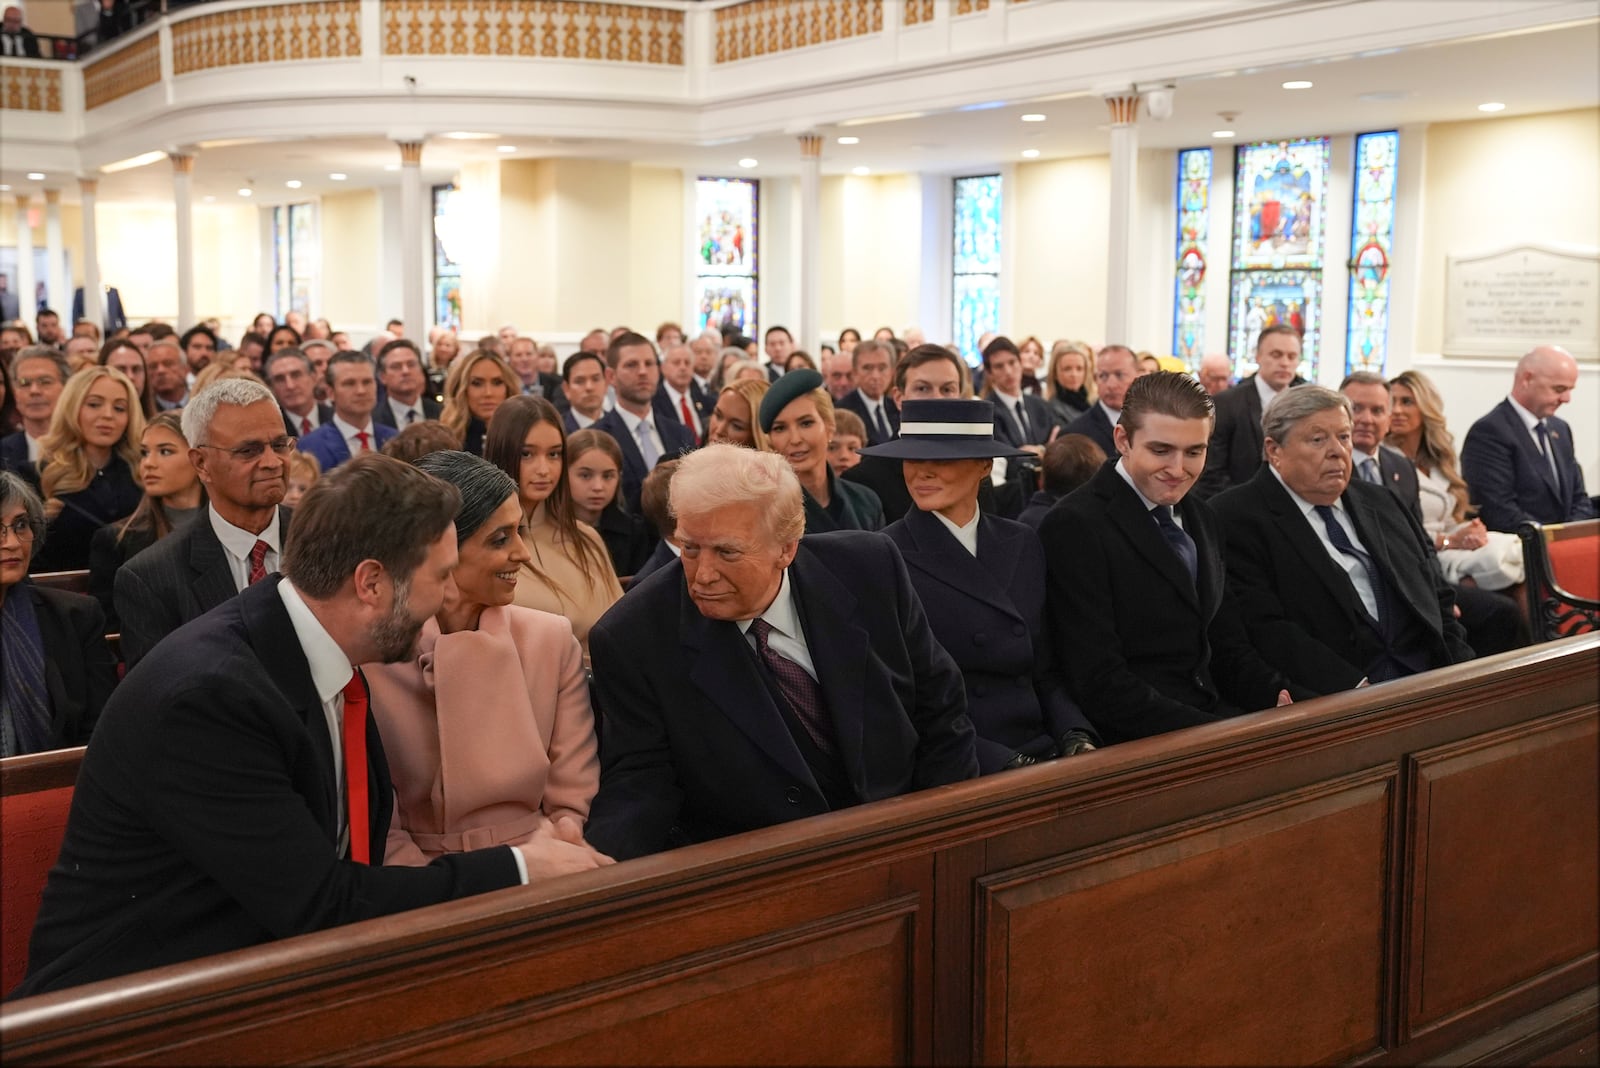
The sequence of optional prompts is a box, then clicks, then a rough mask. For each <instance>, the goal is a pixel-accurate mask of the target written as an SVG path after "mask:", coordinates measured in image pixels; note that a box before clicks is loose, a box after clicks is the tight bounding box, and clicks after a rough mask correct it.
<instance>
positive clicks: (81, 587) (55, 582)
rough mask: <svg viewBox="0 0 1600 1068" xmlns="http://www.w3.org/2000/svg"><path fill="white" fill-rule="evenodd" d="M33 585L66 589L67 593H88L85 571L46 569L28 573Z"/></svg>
mask: <svg viewBox="0 0 1600 1068" xmlns="http://www.w3.org/2000/svg"><path fill="white" fill-rule="evenodd" d="M28 578H30V579H31V580H32V581H33V583H34V585H36V586H43V587H45V588H46V589H51V590H66V591H67V592H68V593H81V594H84V595H85V596H87V595H88V593H89V572H87V571H46V572H44V573H43V574H39V575H29V576H28Z"/></svg>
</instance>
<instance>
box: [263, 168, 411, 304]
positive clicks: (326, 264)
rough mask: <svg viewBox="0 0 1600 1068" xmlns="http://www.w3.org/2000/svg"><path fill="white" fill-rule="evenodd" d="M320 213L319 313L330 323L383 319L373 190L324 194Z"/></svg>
mask: <svg viewBox="0 0 1600 1068" xmlns="http://www.w3.org/2000/svg"><path fill="white" fill-rule="evenodd" d="M318 211H319V213H320V216H321V223H322V234H321V245H322V302H321V306H320V308H319V309H318V314H319V315H320V316H321V317H323V318H326V319H327V320H329V321H330V322H334V323H372V322H382V321H383V319H385V318H387V316H385V315H384V314H383V311H382V309H381V308H380V307H379V303H380V297H381V294H380V293H379V273H378V256H379V255H380V252H381V245H382V242H383V213H382V206H381V204H380V203H379V199H378V192H377V190H375V189H357V190H354V191H352V192H349V193H337V194H334V195H332V196H325V197H323V198H322V202H321V204H320V205H319V207H318ZM253 275H254V272H253V271H252V277H253Z"/></svg>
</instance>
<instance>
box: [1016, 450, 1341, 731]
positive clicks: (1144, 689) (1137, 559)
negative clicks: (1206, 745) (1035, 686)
mask: <svg viewBox="0 0 1600 1068" xmlns="http://www.w3.org/2000/svg"><path fill="white" fill-rule="evenodd" d="M1178 515H1179V517H1180V519H1181V520H1182V523H1183V528H1184V530H1185V531H1186V532H1187V533H1188V534H1189V536H1190V538H1192V539H1193V540H1194V543H1195V552H1196V556H1197V558H1198V560H1197V566H1198V572H1199V581H1198V582H1192V581H1190V579H1189V573H1188V572H1187V571H1186V570H1185V569H1184V566H1183V563H1182V561H1180V560H1179V558H1178V555H1177V553H1176V552H1174V551H1173V549H1172V547H1171V546H1170V545H1169V544H1168V543H1167V541H1166V540H1165V539H1164V538H1163V537H1162V534H1161V530H1160V528H1159V527H1157V526H1156V522H1155V520H1154V519H1153V518H1151V516H1150V513H1149V512H1147V511H1145V508H1144V503H1143V502H1142V501H1141V500H1140V499H1139V496H1138V494H1136V493H1135V492H1134V491H1133V489H1132V487H1130V486H1129V485H1128V484H1127V483H1126V482H1125V481H1123V479H1122V476H1121V475H1119V474H1118V473H1117V470H1116V463H1115V462H1114V461H1113V462H1108V463H1107V464H1106V465H1105V466H1104V467H1102V468H1101V469H1100V470H1099V471H1097V472H1096V473H1095V475H1094V477H1093V478H1092V479H1090V480H1089V482H1088V483H1087V484H1085V485H1083V486H1080V487H1079V488H1078V489H1077V490H1075V491H1073V492H1072V493H1070V494H1068V495H1067V496H1066V497H1065V498H1063V499H1062V500H1061V501H1060V503H1058V504H1057V505H1056V506H1055V507H1054V508H1052V509H1051V510H1050V512H1049V514H1047V515H1046V516H1045V517H1044V522H1043V523H1041V524H1040V525H1039V540H1040V541H1041V543H1042V544H1043V545H1044V552H1045V562H1046V566H1047V573H1048V583H1049V586H1048V593H1047V600H1046V606H1047V609H1048V612H1049V622H1050V629H1051V634H1052V635H1053V638H1054V641H1055V647H1056V648H1055V651H1056V660H1057V662H1058V663H1060V664H1061V665H1062V666H1063V667H1064V668H1065V670H1066V672H1067V684H1068V689H1069V691H1070V692H1071V693H1072V696H1073V697H1074V698H1076V699H1077V702H1078V705H1079V706H1080V707H1081V708H1082V709H1083V711H1084V713H1085V714H1086V715H1087V716H1088V717H1089V721H1090V722H1091V723H1093V724H1094V725H1095V727H1096V728H1097V729H1098V730H1099V732H1100V735H1101V737H1103V738H1105V740H1106V741H1108V742H1122V741H1128V740H1131V739H1134V738H1145V737H1149V736H1150V735H1155V734H1162V733H1164V732H1166V731H1171V730H1177V729H1178V728H1180V727H1189V726H1194V725H1196V724H1200V723H1211V722H1213V721H1215V720H1218V719H1222V718H1224V717H1226V716H1231V715H1236V714H1238V713H1239V712H1241V711H1252V710H1255V709H1262V708H1271V707H1273V706H1274V705H1275V704H1276V703H1277V699H1278V691H1279V690H1282V689H1285V688H1288V689H1289V691H1290V693H1291V695H1293V696H1294V697H1295V698H1296V699H1297V700H1298V699H1299V698H1300V697H1302V696H1307V697H1309V696H1313V694H1312V693H1310V692H1309V691H1300V690H1299V689H1298V688H1297V687H1294V686H1291V685H1289V684H1288V683H1287V682H1286V681H1285V679H1284V678H1283V677H1282V676H1281V675H1279V674H1278V673H1277V672H1276V671H1273V670H1272V669H1271V668H1270V667H1269V666H1268V665H1267V664H1266V663H1265V662H1264V661H1263V660H1262V659H1261V657H1260V656H1259V655H1258V654H1257V653H1256V651H1255V649H1254V648H1252V647H1251V645H1250V641H1249V638H1248V637H1247V636H1246V634H1245V631H1244V627H1243V625H1242V624H1241V623H1240V622H1239V616H1238V612H1237V609H1236V607H1235V606H1234V604H1233V601H1232V598H1231V597H1230V596H1229V595H1228V594H1227V590H1226V587H1225V581H1224V580H1225V576H1226V572H1225V569H1224V567H1223V562H1222V541H1221V536H1220V535H1219V533H1218V531H1217V522H1216V519H1215V518H1214V517H1213V516H1212V514H1211V511H1210V509H1209V508H1207V507H1206V505H1205V504H1204V502H1201V501H1194V500H1190V499H1188V498H1185V499H1184V501H1183V503H1182V504H1181V505H1180V506H1179V508H1178Z"/></svg>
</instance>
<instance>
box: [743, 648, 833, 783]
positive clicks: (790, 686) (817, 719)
mask: <svg viewBox="0 0 1600 1068" xmlns="http://www.w3.org/2000/svg"><path fill="white" fill-rule="evenodd" d="M750 631H751V633H753V634H754V635H755V636H756V654H757V655H758V656H760V657H761V662H762V663H763V664H765V665H767V670H768V671H771V672H772V674H773V677H774V678H776V679H777V680H778V689H779V690H781V691H783V696H784V697H786V698H788V700H789V707H790V708H792V709H793V710H794V714H795V718H797V719H799V720H800V725H801V726H802V727H804V728H805V729H806V733H807V734H809V735H810V736H811V740H812V741H813V742H815V743H817V748H818V749H820V750H822V752H823V754H824V755H825V756H827V757H829V758H830V759H832V758H833V757H834V755H835V753H836V750H835V747H834V744H833V731H832V728H831V727H830V725H829V723H828V710H827V709H826V708H824V707H823V704H822V687H820V686H818V685H817V680H816V679H813V678H812V677H811V676H810V675H808V674H807V673H806V669H805V668H803V667H801V666H800V665H799V664H796V663H795V662H794V661H793V660H790V659H788V658H787V657H785V656H781V655H780V654H778V653H777V652H775V651H774V650H773V649H772V648H771V647H770V646H768V645H767V636H768V635H770V634H771V633H772V624H771V623H768V622H767V621H766V620H764V619H753V620H751V621H750Z"/></svg>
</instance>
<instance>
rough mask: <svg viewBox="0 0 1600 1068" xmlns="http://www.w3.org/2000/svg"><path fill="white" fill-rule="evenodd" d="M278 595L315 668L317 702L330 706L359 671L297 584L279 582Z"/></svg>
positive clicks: (302, 648) (312, 683) (314, 679)
mask: <svg viewBox="0 0 1600 1068" xmlns="http://www.w3.org/2000/svg"><path fill="white" fill-rule="evenodd" d="M278 596H279V597H280V598H282V599H283V607H284V608H285V609H286V610H287V611H288V613H289V623H290V625H291V626H293V627H294V636H295V640H296V641H298V642H299V643H300V648H301V650H302V651H303V652H304V653H305V654H306V663H307V664H308V665H309V666H310V667H311V685H313V686H315V687H316V689H317V700H319V701H321V702H322V703H323V704H327V703H328V702H329V701H332V700H333V699H334V698H335V697H337V696H339V695H340V694H341V693H342V692H343V690H344V688H345V686H346V685H348V684H349V682H350V680H351V678H353V677H354V676H355V669H354V668H353V667H351V666H350V658H349V657H347V656H345V654H344V650H343V649H341V648H339V643H338V642H336V641H334V640H333V636H332V635H331V634H329V633H328V631H327V628H326V627H324V626H323V625H322V623H321V621H319V620H318V619H317V617H316V616H315V615H313V614H312V612H311V609H310V608H308V607H307V606H306V602H305V600H304V599H303V598H302V597H301V596H300V591H299V590H297V589H295V588H294V583H292V582H290V581H289V580H288V579H284V580H283V581H281V582H279V583H278Z"/></svg>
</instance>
